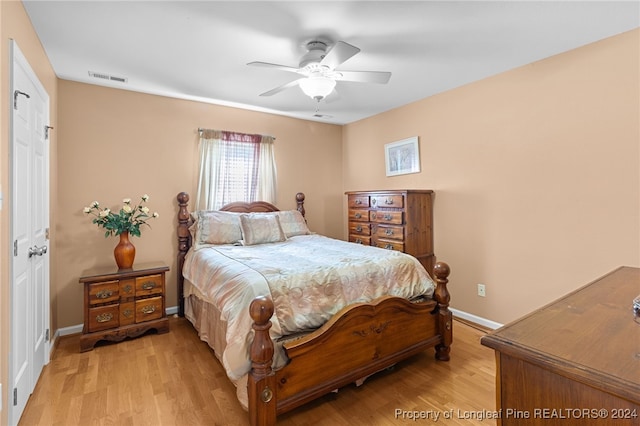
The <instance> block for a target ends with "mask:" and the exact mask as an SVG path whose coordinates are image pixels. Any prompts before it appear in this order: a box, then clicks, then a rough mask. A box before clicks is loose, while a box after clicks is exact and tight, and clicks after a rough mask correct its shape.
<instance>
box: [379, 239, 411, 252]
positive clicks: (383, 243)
mask: <svg viewBox="0 0 640 426" xmlns="http://www.w3.org/2000/svg"><path fill="white" fill-rule="evenodd" d="M373 245H374V246H376V247H380V248H383V249H387V250H396V251H402V252H404V243H402V242H400V241H388V240H378V239H375V240H374V241H373Z"/></svg>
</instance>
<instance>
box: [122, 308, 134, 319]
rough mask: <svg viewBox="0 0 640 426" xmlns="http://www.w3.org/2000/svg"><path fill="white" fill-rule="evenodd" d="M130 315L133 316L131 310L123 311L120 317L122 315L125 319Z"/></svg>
mask: <svg viewBox="0 0 640 426" xmlns="http://www.w3.org/2000/svg"><path fill="white" fill-rule="evenodd" d="M132 314H133V311H132V310H131V309H125V310H124V312H123V313H122V315H124V316H125V317H127V318H129V317H131V315H132Z"/></svg>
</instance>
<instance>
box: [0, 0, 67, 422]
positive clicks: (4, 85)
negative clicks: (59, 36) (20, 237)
mask: <svg viewBox="0 0 640 426" xmlns="http://www.w3.org/2000/svg"><path fill="white" fill-rule="evenodd" d="M0 36H1V40H2V42H1V43H0V66H1V67H2V68H1V71H0V75H1V79H2V82H1V95H0V99H1V102H2V106H1V107H0V110H1V111H2V112H1V118H0V144H1V145H0V183H1V185H2V194H3V203H2V210H0V259H1V260H0V283H1V285H0V336H1V337H0V360H1V361H0V383H2V384H3V386H2V401H3V402H4V404H3V407H5V408H6V402H7V401H8V399H7V392H8V390H9V388H10V384H9V380H8V374H9V373H8V368H9V367H8V358H9V330H10V328H9V327H10V303H9V301H10V293H9V282H10V275H9V259H10V255H11V254H10V251H9V247H11V245H12V244H11V241H10V238H11V231H10V228H9V226H10V223H9V212H10V211H11V192H10V185H9V182H10V181H9V173H10V165H9V146H10V139H9V123H10V117H11V116H10V114H11V111H10V106H11V102H12V100H11V93H10V90H11V89H10V80H9V76H10V69H11V49H10V46H11V40H15V41H16V43H17V44H18V47H19V48H20V50H21V51H22V53H23V54H24V56H25V57H26V59H27V61H29V64H30V65H31V68H33V70H34V71H35V73H36V75H37V76H38V79H39V80H40V82H41V83H42V85H43V86H44V88H45V90H46V91H47V93H48V94H49V100H50V105H51V108H50V125H51V126H53V127H54V130H53V131H52V132H51V137H50V144H51V145H50V147H51V148H50V151H51V212H52V222H51V223H53V220H54V219H55V217H56V198H57V193H56V173H57V168H56V158H57V152H56V145H57V140H58V138H57V137H56V136H57V135H56V129H57V127H58V124H57V110H56V104H57V90H58V89H57V78H56V75H55V73H54V72H53V69H52V67H51V64H50V63H49V59H48V58H47V55H46V54H45V52H44V49H43V48H42V45H41V44H40V41H39V40H38V37H37V36H36V33H35V31H34V30H33V27H32V26H31V22H30V21H29V18H28V16H27V14H26V12H25V10H24V8H23V6H22V3H21V2H19V1H0ZM54 238H55V235H54V234H52V239H54ZM52 243H53V241H52ZM50 255H51V272H52V274H53V273H55V271H56V269H57V268H56V260H57V257H56V252H55V248H54V247H52V250H51V251H50ZM55 293H56V287H55V282H54V281H53V280H52V283H51V296H52V305H51V316H52V321H51V325H52V327H53V329H54V330H55V329H56V328H57V327H56V318H55V311H56V306H55V301H54V299H55ZM7 411H8V410H6V409H3V410H2V412H1V413H0V424H6V423H7Z"/></svg>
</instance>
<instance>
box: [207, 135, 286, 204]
mask: <svg viewBox="0 0 640 426" xmlns="http://www.w3.org/2000/svg"><path fill="white" fill-rule="evenodd" d="M273 141H274V138H273V137H271V136H262V135H247V134H244V133H235V132H227V131H220V130H202V131H201V134H200V173H199V179H198V193H197V198H196V206H197V208H198V209H199V210H218V209H219V208H220V207H222V206H223V205H225V204H227V203H230V202H234V201H246V202H251V201H258V200H261V201H267V202H270V203H275V198H276V189H275V185H276V164H275V157H274V152H273Z"/></svg>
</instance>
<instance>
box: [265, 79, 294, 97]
mask: <svg viewBox="0 0 640 426" xmlns="http://www.w3.org/2000/svg"><path fill="white" fill-rule="evenodd" d="M300 80H302V78H299V79H297V80H293V81H291V82H289V83H287V84H283V85H282V86H278V87H276V88H275V89H271V90H269V91H268V92H264V93H261V94H260V96H271V95H275V94H276V93H280V92H282V91H283V90H286V89H289V88H291V87H294V86H297V85H298V84H299V83H300Z"/></svg>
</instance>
